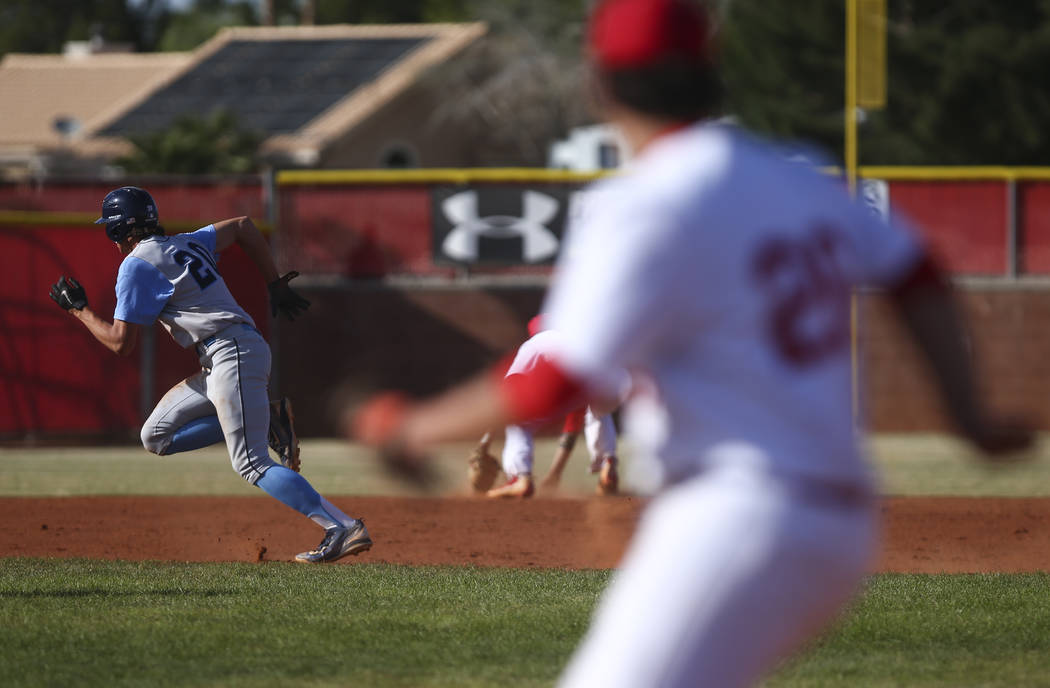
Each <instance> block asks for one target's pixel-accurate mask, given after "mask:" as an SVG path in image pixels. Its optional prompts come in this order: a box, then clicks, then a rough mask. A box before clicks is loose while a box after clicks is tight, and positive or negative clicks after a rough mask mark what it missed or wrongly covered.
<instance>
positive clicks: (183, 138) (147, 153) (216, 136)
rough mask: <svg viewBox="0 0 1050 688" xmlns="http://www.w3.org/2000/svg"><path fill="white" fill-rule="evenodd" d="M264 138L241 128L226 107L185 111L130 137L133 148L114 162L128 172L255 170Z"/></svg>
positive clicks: (238, 172)
mask: <svg viewBox="0 0 1050 688" xmlns="http://www.w3.org/2000/svg"><path fill="white" fill-rule="evenodd" d="M264 138H265V136H264V135H262V134H260V133H258V132H253V131H247V130H245V129H242V128H241V127H240V126H239V125H238V123H237V119H236V117H235V116H234V115H233V114H232V113H230V112H227V111H223V110H217V111H215V112H213V113H212V114H210V115H208V116H206V117H197V116H191V115H185V116H182V117H179V118H178V119H176V120H175V122H174V123H173V124H172V125H171V127H169V128H167V129H164V130H162V131H156V132H150V133H145V134H138V135H134V136H131V137H129V140H130V141H131V143H132V145H134V146H135V152H134V153H132V154H131V155H129V156H126V157H123V158H119V159H118V160H116V163H117V164H118V165H119V166H121V167H123V168H124V169H125V171H127V172H131V173H142V172H147V173H170V174H246V173H249V172H254V171H256V170H258V159H257V152H258V149H259V144H260V143H262V141H263V139H264Z"/></svg>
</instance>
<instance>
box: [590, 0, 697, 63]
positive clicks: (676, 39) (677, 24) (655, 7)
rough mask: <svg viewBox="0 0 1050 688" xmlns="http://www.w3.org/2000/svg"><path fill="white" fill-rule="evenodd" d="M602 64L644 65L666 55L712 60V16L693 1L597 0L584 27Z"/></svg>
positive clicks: (670, 58)
mask: <svg viewBox="0 0 1050 688" xmlns="http://www.w3.org/2000/svg"><path fill="white" fill-rule="evenodd" d="M588 47H589V50H590V54H591V59H593V60H594V62H595V63H596V64H597V66H598V67H599V68H600V69H612V70H615V69H624V68H632V67H647V66H651V65H655V64H659V63H661V62H663V61H666V60H675V61H682V60H685V61H693V62H697V63H701V64H703V63H710V62H712V61H713V53H714V46H713V41H712V37H711V21H710V18H709V16H708V14H707V11H706V10H705V9H704V8H703V7H702V6H701V5H700V3H699V2H698V1H697V0H601V2H599V3H598V5H597V7H595V9H594V12H593V13H592V14H591V20H590V25H589V30H588Z"/></svg>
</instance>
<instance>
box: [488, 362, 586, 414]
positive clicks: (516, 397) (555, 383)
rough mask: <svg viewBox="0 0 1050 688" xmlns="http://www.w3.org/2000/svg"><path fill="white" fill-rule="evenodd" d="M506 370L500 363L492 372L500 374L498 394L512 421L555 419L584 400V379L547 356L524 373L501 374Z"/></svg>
mask: <svg viewBox="0 0 1050 688" xmlns="http://www.w3.org/2000/svg"><path fill="white" fill-rule="evenodd" d="M505 370H506V367H505V366H501V365H497V366H496V368H495V369H494V370H493V373H496V374H499V375H500V376H501V378H500V380H499V383H498V385H499V387H498V389H499V395H500V397H501V398H502V399H503V402H504V405H505V406H506V408H507V410H508V412H509V414H510V422H511V423H513V424H518V423H523V422H526V421H531V420H545V419H548V418H553V417H555V416H556V415H558V414H559V413H565V412H567V411H568V410H569V409H572V408H575V407H576V406H579V405H581V404H582V403H583V399H584V386H583V384H582V382H581V381H579V380H576V379H574V378H573V377H572V376H570V375H569V374H568V373H566V372H565V371H564V370H562V369H561V368H559V367H558V366H557V365H556V364H554V363H552V362H550V361H549V360H547V359H546V358H541V359H539V360H538V361H537V362H536V365H535V366H534V367H533V368H532V369H530V370H528V371H527V372H524V373H515V374H513V375H508V376H507V377H502V374H503V371H505Z"/></svg>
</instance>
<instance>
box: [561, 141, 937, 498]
mask: <svg viewBox="0 0 1050 688" xmlns="http://www.w3.org/2000/svg"><path fill="white" fill-rule="evenodd" d="M921 250H922V249H921V247H920V245H919V243H918V241H917V240H916V239H915V238H914V235H913V234H912V233H911V232H910V231H907V230H906V229H903V228H901V226H900V225H899V224H894V225H893V226H889V227H887V226H885V225H884V224H883V223H882V222H881V221H880V220H879V219H878V218H876V217H875V216H874V215H873V214H871V213H869V212H866V211H865V210H864V209H863V208H862V207H860V206H859V205H855V204H854V203H853V202H852V201H851V200H850V199H849V197H848V195H847V193H846V190H845V188H844V187H843V185H842V183H841V181H839V180H836V179H833V178H830V177H828V176H826V175H823V174H821V173H820V172H819V171H817V170H814V169H812V168H810V167H807V166H803V165H800V164H798V163H792V162H789V161H787V160H785V159H783V158H782V157H781V156H779V155H778V153H777V151H776V150H775V149H773V148H772V147H771V146H768V145H766V144H764V143H763V142H761V141H759V140H757V139H755V138H753V137H752V136H751V135H749V134H747V133H746V132H743V131H741V130H739V129H737V128H735V127H732V126H728V125H717V124H698V125H694V126H691V127H689V128H687V129H684V130H681V131H678V132H675V133H673V134H669V135H666V136H664V137H663V138H661V139H659V140H657V141H655V142H654V143H653V144H652V145H651V146H650V147H649V148H648V149H646V150H645V151H644V152H643V154H642V155H641V156H640V158H639V159H638V160H637V161H636V164H635V167H634V168H633V169H632V170H630V171H628V172H627V173H625V174H622V175H619V176H616V177H612V178H609V179H607V180H604V181H602V182H600V183H599V184H597V185H596V186H595V187H594V189H593V193H591V194H590V196H589V198H588V199H587V205H586V210H585V212H584V213H583V215H582V216H581V217H580V218H579V219H578V221H577V222H576V223H575V224H574V225H573V226H572V227H571V228H570V231H569V233H568V237H567V243H566V247H565V250H564V252H563V256H562V259H561V261H560V263H559V264H558V267H557V273H556V278H555V279H554V281H553V284H552V288H551V292H550V295H549V297H548V301H547V304H546V306H545V308H544V311H545V313H546V314H547V317H548V320H547V322H548V324H549V325H550V327H551V329H553V330H557V331H558V332H559V333H560V334H561V335H562V340H561V361H562V363H563V365H564V366H565V367H566V369H567V370H568V371H569V372H570V373H572V374H574V375H576V376H578V377H580V378H582V379H584V380H587V381H589V382H590V383H591V384H595V385H598V386H601V385H602V383H603V380H605V379H606V375H607V373H606V371H609V370H614V369H618V368H626V369H628V370H630V371H631V372H632V373H639V378H640V379H641V380H642V381H643V383H642V384H641V385H640V386H639V387H638V390H637V391H636V395H635V398H634V399H632V401H631V402H629V405H630V407H631V409H630V410H629V413H628V414H627V421H628V427H627V433H628V434H630V435H632V436H633V438H634V440H635V441H636V442H638V443H639V444H640V445H641V448H642V450H643V452H645V451H647V452H648V453H650V454H652V455H654V456H657V457H659V459H660V460H661V462H662V464H663V468H664V470H665V478H666V479H667V480H668V481H670V482H677V481H679V480H682V479H684V478H687V477H689V476H691V475H694V474H696V473H698V472H701V471H702V470H703V469H704V468H705V467H708V466H709V464H710V463H711V462H713V461H718V456H719V452H718V451H717V448H719V447H722V446H727V445H730V444H732V443H733V442H735V441H737V440H741V439H746V440H747V442H748V443H749V444H750V445H751V446H757V447H759V448H760V449H762V450H763V451H762V453H761V455H762V456H764V457H765V458H762V459H760V460H761V461H766V462H773V463H774V464H775V465H770V466H766V467H765V468H766V469H768V470H769V471H770V472H771V473H775V474H784V475H789V476H793V477H810V478H816V479H819V480H824V481H832V482H837V483H847V484H866V483H867V481H868V475H867V474H868V471H867V469H866V468H865V466H864V463H863V462H862V461H861V460H860V457H859V456H858V451H857V449H856V447H855V437H854V427H853V425H854V424H853V418H852V410H851V391H850V390H851V369H850V347H849V342H850V331H849V307H850V303H849V300H850V290H851V287H852V286H854V285H857V284H861V283H872V284H882V283H887V282H892V281H893V280H894V279H896V278H899V277H902V276H903V275H904V273H905V272H906V271H907V270H909V269H910V268H911V267H912V266H913V265H914V264H915V262H916V260H917V259H918V257H919V256H920V255H921ZM737 460H739V459H737Z"/></svg>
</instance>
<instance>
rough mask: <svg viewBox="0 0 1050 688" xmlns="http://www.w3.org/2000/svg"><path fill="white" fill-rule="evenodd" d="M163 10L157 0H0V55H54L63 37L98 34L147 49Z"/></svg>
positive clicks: (164, 13) (164, 15)
mask: <svg viewBox="0 0 1050 688" xmlns="http://www.w3.org/2000/svg"><path fill="white" fill-rule="evenodd" d="M167 16H168V15H167V11H166V10H165V9H164V6H163V3H162V2H161V1H160V0H143V2H141V3H140V4H139V5H138V6H137V7H132V6H130V5H129V3H127V2H126V0H78V2H65V1H63V0H3V2H0V57H2V56H3V55H4V54H5V53H8V52H23V53H57V52H61V51H62V47H63V46H64V45H65V44H66V42H67V41H71V40H79V41H86V40H88V39H90V38H92V36H94V35H96V34H97V35H99V36H101V37H102V38H104V39H105V40H107V41H109V42H116V43H130V44H132V45H133V46H135V48H137V49H139V50H152V49H153V48H154V46H155V39H156V36H157V35H158V28H159V27H160V26H161V25H162V24H163V23H164V22H165V21H166V19H167Z"/></svg>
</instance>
